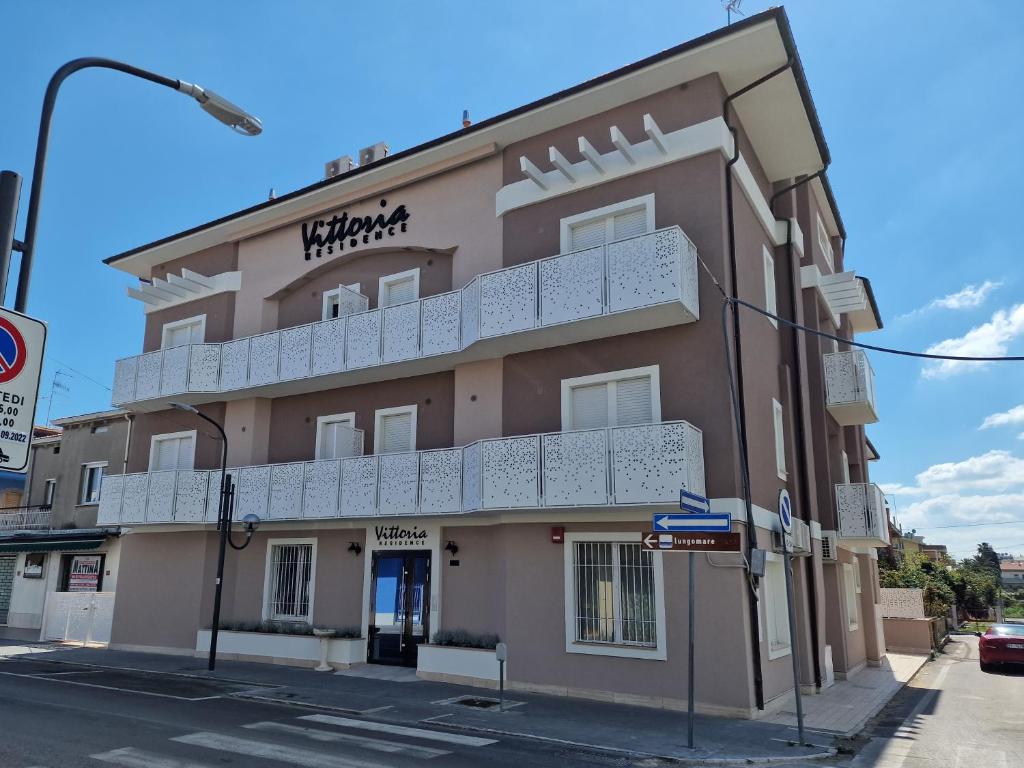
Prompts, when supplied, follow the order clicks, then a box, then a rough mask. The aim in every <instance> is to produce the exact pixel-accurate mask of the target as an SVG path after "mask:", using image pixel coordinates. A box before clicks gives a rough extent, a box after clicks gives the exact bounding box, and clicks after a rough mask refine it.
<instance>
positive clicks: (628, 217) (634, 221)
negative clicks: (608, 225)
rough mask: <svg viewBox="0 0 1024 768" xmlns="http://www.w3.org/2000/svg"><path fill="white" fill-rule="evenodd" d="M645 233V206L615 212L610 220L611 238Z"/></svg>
mask: <svg viewBox="0 0 1024 768" xmlns="http://www.w3.org/2000/svg"><path fill="white" fill-rule="evenodd" d="M645 234H647V208H646V207H643V206H642V207H640V208H634V209H633V210H631V211H625V212H623V213H619V214H616V215H615V217H614V219H613V220H612V239H613V240H622V239H624V238H627V237H636V236H638V235H645Z"/></svg>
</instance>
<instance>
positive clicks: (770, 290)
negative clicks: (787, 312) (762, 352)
mask: <svg viewBox="0 0 1024 768" xmlns="http://www.w3.org/2000/svg"><path fill="white" fill-rule="evenodd" d="M764 308H765V309H767V310H768V311H769V312H771V313H772V314H773V315H777V314H778V313H779V310H778V299H777V298H776V293H775V259H773V258H772V255H771V254H770V253H768V249H767V248H765V249H764ZM768 322H770V323H771V324H772V325H774V326H775V327H776V328H778V327H779V321H778V320H776V319H775V318H774V317H769V318H768Z"/></svg>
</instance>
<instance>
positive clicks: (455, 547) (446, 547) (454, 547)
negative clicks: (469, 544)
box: [444, 541, 459, 557]
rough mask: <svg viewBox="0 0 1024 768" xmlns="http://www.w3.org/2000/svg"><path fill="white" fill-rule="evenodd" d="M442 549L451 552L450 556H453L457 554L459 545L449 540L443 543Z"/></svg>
mask: <svg viewBox="0 0 1024 768" xmlns="http://www.w3.org/2000/svg"><path fill="white" fill-rule="evenodd" d="M444 551H445V552H451V553H452V557H455V556H456V555H457V554H459V545H458V544H456V543H455V542H454V541H449V542H448V543H447V544H445V545H444Z"/></svg>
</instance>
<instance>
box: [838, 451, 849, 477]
mask: <svg viewBox="0 0 1024 768" xmlns="http://www.w3.org/2000/svg"><path fill="white" fill-rule="evenodd" d="M840 453H841V456H840V458H841V461H842V464H843V466H842V467H840V470H841V471H842V473H843V484H844V485H849V484H850V459H849V457H848V456H847V455H846V451H841V452H840Z"/></svg>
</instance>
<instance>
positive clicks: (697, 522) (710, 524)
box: [654, 512, 732, 533]
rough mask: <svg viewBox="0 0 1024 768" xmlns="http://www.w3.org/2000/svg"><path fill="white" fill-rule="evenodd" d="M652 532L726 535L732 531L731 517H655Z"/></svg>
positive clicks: (696, 515)
mask: <svg viewBox="0 0 1024 768" xmlns="http://www.w3.org/2000/svg"><path fill="white" fill-rule="evenodd" d="M654 530H656V531H710V532H716V531H720V532H722V533H728V532H729V531H731V530H732V515H730V514H729V513H728V512H724V513H713V514H708V513H704V514H690V515H673V514H665V515H655V516H654Z"/></svg>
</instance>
